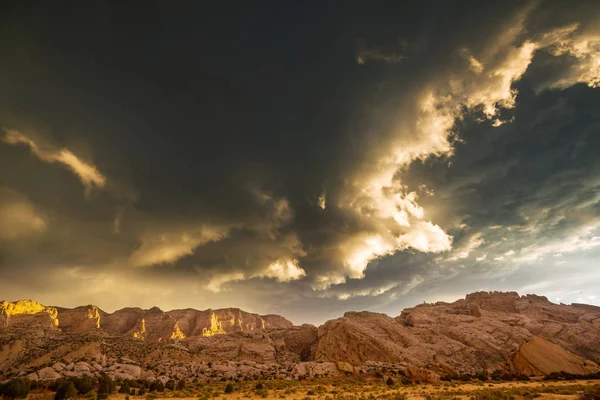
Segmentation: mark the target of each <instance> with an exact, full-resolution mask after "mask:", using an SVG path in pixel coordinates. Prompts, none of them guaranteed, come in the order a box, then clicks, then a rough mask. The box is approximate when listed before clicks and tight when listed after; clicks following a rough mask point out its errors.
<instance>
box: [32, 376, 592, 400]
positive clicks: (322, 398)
mask: <svg viewBox="0 0 600 400" xmlns="http://www.w3.org/2000/svg"><path fill="white" fill-rule="evenodd" d="M256 385H257V383H256V382H240V383H237V384H234V388H233V392H232V393H225V391H226V383H214V384H208V385H202V386H192V387H188V388H186V389H184V390H183V391H175V392H171V391H165V392H162V393H157V392H153V393H147V394H146V395H144V396H127V397H126V395H124V394H117V393H115V394H112V395H110V397H109V400H126V398H129V399H130V400H137V399H146V400H153V399H165V400H176V399H177V400H204V399H206V400H208V399H223V400H234V399H235V400H245V399H261V398H264V399H295V400H336V399H337V400H363V399H364V400H372V399H382V400H386V399H387V400H421V399H424V400H437V399H440V400H458V399H475V400H510V399H515V400H521V399H533V398H536V399H539V400H569V399H579V398H580V397H581V395H582V394H583V393H584V392H594V394H595V396H599V395H600V384H599V383H598V381H585V380H578V381H554V382H549V381H529V382H491V381H490V382H486V383H483V382H481V383H454V382H453V383H448V382H444V383H440V384H434V385H431V384H429V385H425V384H422V385H402V386H391V387H390V386H387V385H385V384H382V383H381V382H370V381H368V380H364V381H360V380H345V379H335V380H332V379H325V378H323V379H311V380H305V381H265V382H264V383H263V385H264V388H260V387H259V388H258V389H257V387H256ZM588 398H590V399H593V398H598V397H588ZM27 399H28V400H53V399H54V392H50V391H32V392H31V393H30V394H29V396H28V397H27Z"/></svg>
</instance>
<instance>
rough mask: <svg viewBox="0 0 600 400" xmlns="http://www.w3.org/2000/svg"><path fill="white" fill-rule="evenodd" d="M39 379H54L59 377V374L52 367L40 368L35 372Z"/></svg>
mask: <svg viewBox="0 0 600 400" xmlns="http://www.w3.org/2000/svg"><path fill="white" fill-rule="evenodd" d="M37 375H38V378H39V380H42V381H45V380H55V379H58V378H60V377H61V376H60V374H59V373H58V372H56V371H55V370H53V369H52V367H46V368H42V369H40V370H39V371H38V372H37Z"/></svg>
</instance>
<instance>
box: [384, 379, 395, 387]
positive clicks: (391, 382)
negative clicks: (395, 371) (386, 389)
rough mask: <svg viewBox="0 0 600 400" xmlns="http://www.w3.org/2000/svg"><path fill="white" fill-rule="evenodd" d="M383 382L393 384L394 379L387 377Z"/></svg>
mask: <svg viewBox="0 0 600 400" xmlns="http://www.w3.org/2000/svg"><path fill="white" fill-rule="evenodd" d="M385 384H386V385H388V386H394V380H393V379H392V378H387V380H386V381H385Z"/></svg>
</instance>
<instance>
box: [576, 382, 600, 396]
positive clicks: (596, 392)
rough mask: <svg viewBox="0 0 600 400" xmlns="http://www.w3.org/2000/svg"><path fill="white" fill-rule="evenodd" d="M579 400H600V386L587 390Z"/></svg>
mask: <svg viewBox="0 0 600 400" xmlns="http://www.w3.org/2000/svg"><path fill="white" fill-rule="evenodd" d="M579 400H600V385H594V386H591V387H587V388H585V389H584V391H583V393H582V394H581V395H579Z"/></svg>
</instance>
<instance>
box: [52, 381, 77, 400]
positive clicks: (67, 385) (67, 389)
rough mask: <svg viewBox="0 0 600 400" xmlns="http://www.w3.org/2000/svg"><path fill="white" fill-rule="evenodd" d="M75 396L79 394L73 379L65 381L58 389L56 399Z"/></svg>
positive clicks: (61, 399) (60, 399)
mask: <svg viewBox="0 0 600 400" xmlns="http://www.w3.org/2000/svg"><path fill="white" fill-rule="evenodd" d="M75 396H77V389H75V385H74V384H73V382H71V381H65V382H63V383H62V384H61V385H60V386H59V387H58V389H57V390H56V394H55V395H54V400H63V399H71V398H73V397H75Z"/></svg>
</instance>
